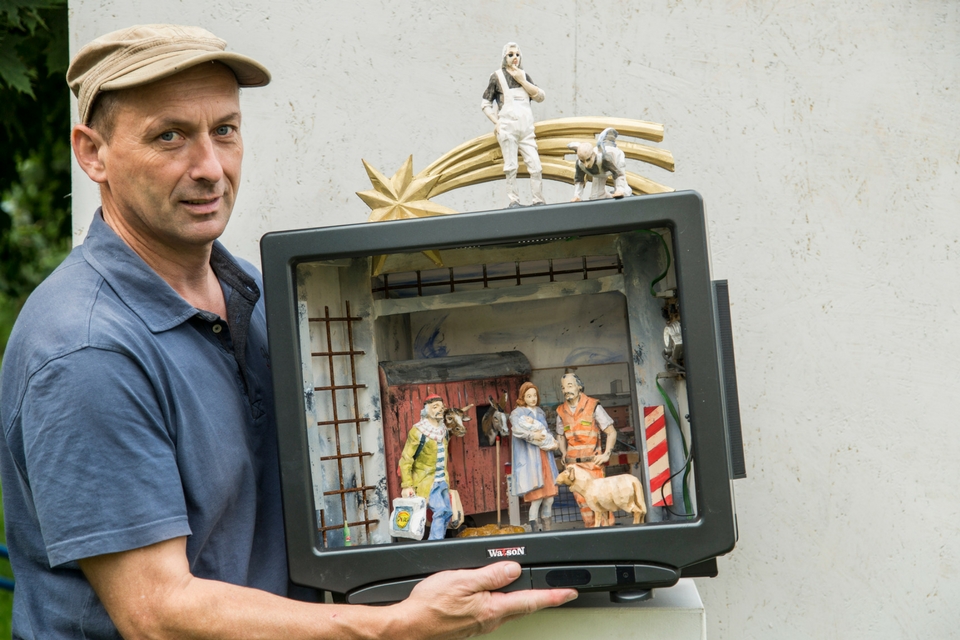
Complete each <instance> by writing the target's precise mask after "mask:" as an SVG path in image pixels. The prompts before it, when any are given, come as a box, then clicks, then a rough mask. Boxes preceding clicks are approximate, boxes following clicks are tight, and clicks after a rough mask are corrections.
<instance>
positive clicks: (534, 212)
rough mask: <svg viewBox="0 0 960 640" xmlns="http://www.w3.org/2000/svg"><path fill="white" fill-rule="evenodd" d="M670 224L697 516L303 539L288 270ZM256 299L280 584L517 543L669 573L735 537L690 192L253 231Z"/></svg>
mask: <svg viewBox="0 0 960 640" xmlns="http://www.w3.org/2000/svg"><path fill="white" fill-rule="evenodd" d="M656 228H669V229H670V230H671V236H672V242H673V247H672V250H673V255H674V257H675V262H674V263H675V269H676V278H677V290H678V298H679V305H680V309H681V326H682V332H683V341H684V353H685V363H686V382H687V394H688V399H689V412H690V422H691V450H692V457H693V465H694V469H695V477H696V483H695V485H696V505H697V512H698V515H697V517H696V518H694V519H691V520H681V521H678V520H668V521H664V522H659V523H650V524H645V525H642V526H622V527H614V528H601V529H590V530H585V529H578V530H565V531H557V532H551V533H539V534H537V535H535V536H532V535H530V534H518V535H509V536H499V537H496V538H468V539H456V540H450V539H448V540H442V541H435V542H423V543H414V544H402V545H401V544H384V545H370V546H356V547H349V548H337V549H318V548H317V547H316V545H315V531H314V530H315V528H316V523H315V522H314V517H315V516H314V504H313V494H312V478H311V474H310V465H309V461H308V449H307V440H306V433H307V430H306V424H305V416H306V410H305V401H304V397H303V393H302V388H303V385H302V378H301V362H300V344H299V327H298V324H297V317H298V314H297V292H296V268H297V265H298V264H301V263H306V262H314V261H319V260H336V259H345V258H354V257H361V256H363V257H367V256H375V255H382V254H393V253H408V252H417V251H420V250H424V249H439V250H441V251H442V250H444V249H451V248H456V247H462V246H477V245H503V244H506V243H511V242H522V241H530V240H542V239H544V238H563V237H572V236H587V235H601V234H614V233H623V232H630V231H634V230H638V229H656ZM260 244H261V257H262V265H263V277H264V295H265V304H266V313H267V329H268V336H269V341H270V359H271V366H272V372H273V383H274V396H275V403H276V415H277V430H278V437H279V455H280V469H281V481H282V492H283V512H284V519H285V525H286V537H287V540H286V543H287V553H288V557H289V567H290V578H291V580H292V581H293V582H295V583H297V584H301V585H306V586H311V587H315V588H319V589H325V590H329V591H333V592H339V593H349V592H351V591H353V590H356V589H358V588H361V587H364V586H368V585H371V584H376V583H387V582H390V581H395V580H402V579H406V578H415V577H417V576H424V575H429V574H431V573H435V572H437V571H441V570H446V569H464V568H475V567H480V566H484V565H487V564H490V563H492V562H495V561H497V560H498V559H497V558H491V557H490V555H489V553H488V550H489V549H491V548H493V547H510V546H513V545H517V546H523V547H524V555H523V556H520V557H515V558H514V559H515V560H517V561H518V562H520V563H521V564H522V565H523V566H526V567H535V566H564V565H571V566H581V565H590V564H610V563H628V562H637V563H645V564H648V565H659V566H664V567H670V568H673V569H676V570H678V572H679V570H680V569H682V568H684V567H692V566H693V565H697V564H699V563H703V562H707V561H710V560H711V559H713V558H715V557H717V556H719V555H723V554H725V553H727V552H729V551H730V550H732V549H733V547H734V545H735V543H736V540H737V528H736V514H735V511H734V502H733V489H732V486H731V479H732V477H733V476H732V472H731V455H730V451H729V446H728V435H727V426H726V414H725V405H724V397H723V394H724V390H723V377H722V362H721V353H720V346H719V345H720V338H719V329H718V319H717V309H716V301H715V297H714V287H713V283H712V281H711V275H710V264H709V253H708V244H707V230H706V221H705V215H704V210H703V201H702V198H701V197H700V195H699V194H698V193H696V192H694V191H682V192H675V193H668V194H658V195H646V196H637V197H631V198H624V199H622V200H603V201H595V202H581V203H569V204H557V205H546V206H537V207H525V208H523V209H519V210H518V209H504V210H495V211H481V212H473V213H460V214H456V215H448V216H438V217H432V218H420V219H414V220H403V221H393V222H380V223H363V224H355V225H347V226H337V227H324V228H316V229H304V230H294V231H280V232H273V233H269V234H266V235H265V236H264V237H263V238H262V239H261V243H260Z"/></svg>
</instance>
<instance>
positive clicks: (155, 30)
mask: <svg viewBox="0 0 960 640" xmlns="http://www.w3.org/2000/svg"><path fill="white" fill-rule="evenodd" d="M226 46H227V43H226V42H224V41H223V40H221V39H220V38H218V37H217V36H215V35H213V34H212V33H210V32H209V31H207V30H206V29H201V28H200V27H184V26H180V25H176V24H145V25H137V26H135V27H129V28H127V29H121V30H120V31H114V32H112V33H108V34H106V35H104V36H100V37H99V38H97V39H96V40H94V41H93V42H91V43H89V44H87V45H86V46H84V47H83V48H82V49H80V51H79V52H78V53H77V55H76V56H75V57H74V58H73V61H72V62H71V63H70V68H69V69H67V84H69V85H70V90H71V91H73V94H74V95H75V96H77V101H78V103H79V104H78V106H79V109H80V121H81V122H82V123H84V124H87V123H88V119H89V117H90V107H91V105H93V101H94V100H95V99H96V97H97V95H99V93H100V92H101V91H115V90H117V89H128V88H130V87H138V86H141V85H144V84H149V83H151V82H156V81H157V80H161V79H163V78H166V77H168V76H172V75H174V74H175V73H179V72H181V71H184V70H185V69H189V68H190V67H192V66H195V65H198V64H200V63H202V62H209V61H211V60H216V61H218V62H222V63H223V64H225V65H227V66H228V67H230V68H231V69H232V70H233V72H234V74H236V76H237V82H238V83H239V84H240V86H241V87H262V86H264V85H265V84H267V83H269V82H270V72H269V71H267V69H266V67H264V66H263V65H262V64H260V63H259V62H257V61H256V60H254V59H252V58H248V57H246V56H242V55H240V54H239V53H230V52H227V51H224V49H225V48H226Z"/></svg>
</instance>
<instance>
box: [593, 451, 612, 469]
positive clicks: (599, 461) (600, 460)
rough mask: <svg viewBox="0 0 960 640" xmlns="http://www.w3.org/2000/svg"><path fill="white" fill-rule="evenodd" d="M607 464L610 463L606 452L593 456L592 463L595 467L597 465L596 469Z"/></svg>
mask: <svg viewBox="0 0 960 640" xmlns="http://www.w3.org/2000/svg"><path fill="white" fill-rule="evenodd" d="M608 462H610V454H609V453H607V452H606V451H604V452H603V453H600V454H597V455H595V456H593V463H594V464H595V465H597V466H598V467H602V466H603V465H605V464H607V463H608Z"/></svg>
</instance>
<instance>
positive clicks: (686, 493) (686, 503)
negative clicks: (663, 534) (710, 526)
mask: <svg viewBox="0 0 960 640" xmlns="http://www.w3.org/2000/svg"><path fill="white" fill-rule="evenodd" d="M656 383H657V390H659V391H660V395H661V396H663V399H664V401H665V402H666V403H667V408H669V409H670V415H672V416H673V419H674V420H676V422H677V429H678V430H679V431H680V442H681V443H682V444H683V459H684V460H686V459H687V458H688V457H689V453H687V439H686V437H685V436H684V435H683V427H682V426H681V424H680V414H679V413H677V410H676V408H675V407H674V406H673V403H672V402H670V398H669V396H667V392H666V391H664V390H663V387H661V386H660V379H659V378H657V379H656ZM688 475H690V463H689V462H687V463H686V465H685V467H684V470H683V508H684V510H685V511H686V515H688V516H692V515H693V506H692V505H691V504H690V489H689V488H688V485H687V476H688ZM671 477H672V476H671ZM668 482H669V480H668Z"/></svg>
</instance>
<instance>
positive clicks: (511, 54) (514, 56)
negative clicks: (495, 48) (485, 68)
mask: <svg viewBox="0 0 960 640" xmlns="http://www.w3.org/2000/svg"><path fill="white" fill-rule="evenodd" d="M519 64H520V49H517V48H516V47H510V48H509V49H507V65H508V66H511V67H516V66H517V65H519Z"/></svg>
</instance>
